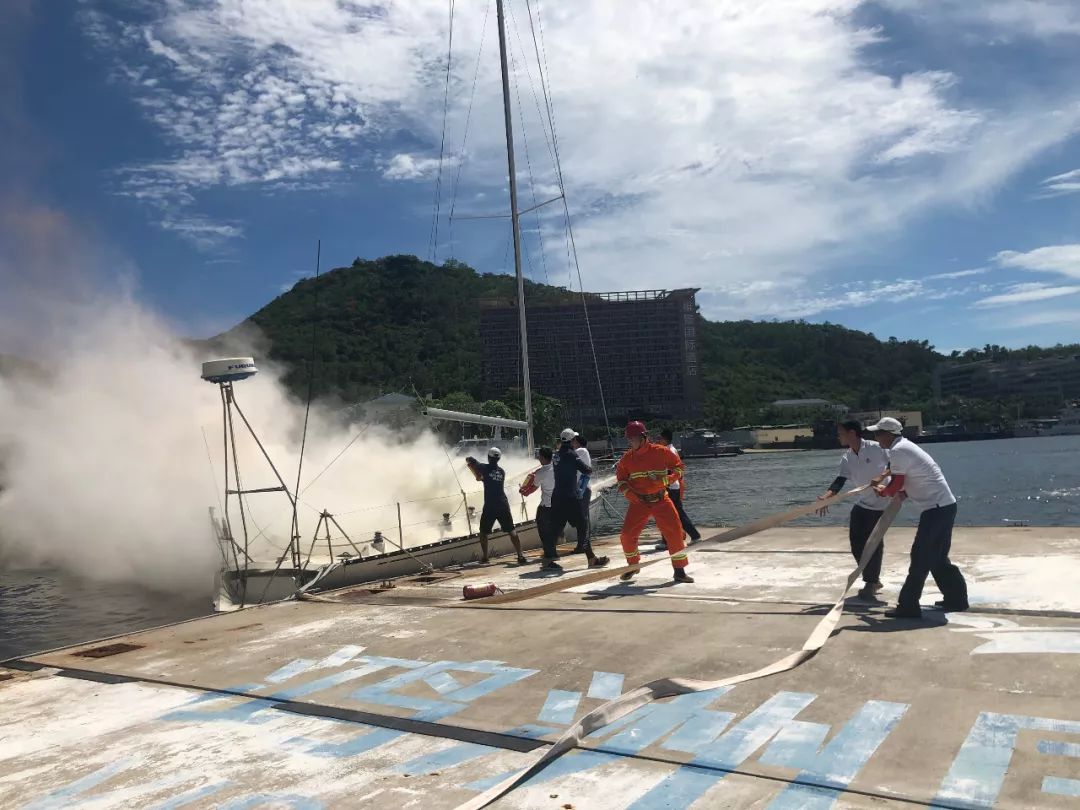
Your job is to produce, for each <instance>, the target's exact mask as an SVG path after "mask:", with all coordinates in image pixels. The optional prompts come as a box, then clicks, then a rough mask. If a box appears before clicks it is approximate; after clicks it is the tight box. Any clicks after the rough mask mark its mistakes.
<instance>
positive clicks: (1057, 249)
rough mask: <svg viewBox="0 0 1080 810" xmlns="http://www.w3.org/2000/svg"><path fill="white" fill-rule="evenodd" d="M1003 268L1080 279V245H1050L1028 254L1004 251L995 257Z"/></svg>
mask: <svg viewBox="0 0 1080 810" xmlns="http://www.w3.org/2000/svg"><path fill="white" fill-rule="evenodd" d="M994 261H995V262H996V263H997V264H998V265H999V266H1001V267H1012V268H1018V269H1020V270H1032V271H1035V272H1040V273H1057V274H1059V275H1063V276H1068V277H1070V278H1077V279H1080V245H1049V246H1047V247H1041V248H1036V249H1035V250H1031V251H1028V252H1027V253H1018V252H1016V251H1014V250H1003V251H1002V252H1001V253H998V254H997V255H996V256H995V257H994Z"/></svg>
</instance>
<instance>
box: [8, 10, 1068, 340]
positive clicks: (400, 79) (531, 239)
mask: <svg viewBox="0 0 1080 810" xmlns="http://www.w3.org/2000/svg"><path fill="white" fill-rule="evenodd" d="M492 6H493V0H459V1H458V2H456V4H455V14H454V19H453V26H454V27H453V49H452V64H451V82H450V87H449V93H448V105H447V110H448V113H447V119H446V120H447V126H446V139H445V149H444V161H443V174H442V185H441V188H442V194H441V208H440V210H441V212H442V216H441V218H440V222H439V234H440V238H439V243H438V245H437V246H434V245H433V244H432V219H433V200H434V191H435V187H436V179H437V176H438V166H439V161H438V156H439V148H440V141H441V140H442V133H443V126H442V124H443V99H444V91H445V89H446V86H445V76H446V74H445V71H446V49H447V39H448V37H447V34H448V8H447V3H445V2H442V1H441V0H440V2H434V0H433V1H432V2H427V0H410V1H409V2H408V3H405V2H401V1H400V0H398V2H393V0H385V2H380V1H376V2H364V3H361V2H358V1H357V0H153V1H152V2H151V0H80V2H72V3H63V4H59V3H47V2H45V0H8V2H5V4H4V8H3V10H0V28H3V29H4V30H5V31H6V33H4V34H0V50H2V51H3V55H2V56H0V124H2V125H3V126H2V127H0V129H2V130H3V131H4V134H3V135H0V169H2V170H3V173H2V175H0V176H2V177H3V178H4V179H3V180H0V184H2V185H0V274H2V275H0V281H3V282H4V286H5V287H6V288H7V289H8V290H9V294H7V295H5V296H4V298H6V302H7V307H8V309H9V311H10V310H12V309H18V310H21V311H24V312H25V311H27V305H28V303H29V299H31V298H36V299H41V298H42V297H47V296H48V295H49V294H53V293H55V292H56V288H58V287H60V286H64V285H66V284H67V280H69V279H82V280H83V281H84V283H88V284H89V285H90V286H92V287H93V288H96V289H101V288H109V287H110V286H111V285H113V284H122V285H126V286H132V285H134V287H135V290H136V292H135V294H136V295H137V296H138V297H139V298H140V299H141V300H144V301H146V302H147V303H148V304H150V305H151V306H152V307H154V308H155V309H157V310H159V311H161V312H162V313H163V314H164V315H165V316H166V317H167V318H168V319H169V320H170V321H172V322H173V323H174V324H175V325H176V327H177V329H179V330H180V331H181V332H183V333H185V334H191V335H197V336H203V335H207V334H212V333H214V332H217V331H220V330H222V329H225V328H228V327H229V326H231V325H233V324H234V323H236V322H238V321H239V320H241V319H242V318H243V317H244V316H246V315H247V314H249V313H251V312H253V311H254V310H256V309H257V308H258V307H260V306H261V305H262V304H264V303H266V302H267V301H268V300H270V299H271V298H273V297H274V296H275V295H278V294H279V293H280V292H281V291H282V290H283V289H287V288H288V287H289V286H290V285H291V284H293V283H294V282H295V281H296V280H297V279H298V278H299V277H301V276H303V275H306V274H310V273H311V272H312V270H313V265H314V254H315V242H316V239H320V238H321V239H322V242H323V267H324V269H325V268H329V267H334V266H340V265H343V264H347V263H348V262H350V261H351V260H352V259H353V258H354V257H356V256H361V257H365V258H372V257H377V256H380V255H384V254H387V253H415V254H417V255H420V256H422V257H428V256H431V255H433V254H434V255H435V257H436V258H437V259H438V260H440V261H442V260H444V259H446V258H449V257H451V256H453V257H456V258H459V259H461V260H463V261H466V262H468V263H469V264H472V265H473V266H475V267H477V268H478V269H480V270H483V271H490V272H505V271H507V270H508V267H509V262H508V258H509V254H508V250H507V247H508V228H507V226H506V224H505V222H503V221H499V220H487V221H476V220H463V219H458V220H457V221H455V222H454V223H453V224H452V225H451V224H450V222H449V221H448V219H447V216H446V215H447V213H448V211H449V210H450V208H451V206H453V208H454V209H455V211H456V213H457V214H458V215H461V214H466V215H467V214H489V213H502V212H504V211H505V210H506V188H505V187H506V176H505V156H504V152H503V144H502V137H503V133H502V119H501V114H502V111H501V97H500V89H499V79H498V59H497V51H496V47H497V41H496V33H495V28H494V22H495V15H494V11H493V8H492ZM508 6H509V14H510V19H509V25H510V33H509V39H510V43H511V47H512V52H513V55H514V60H513V72H514V76H515V82H514V91H513V92H514V97H515V104H516V105H517V106H516V107H515V123H516V124H517V126H518V129H519V140H518V162H519V183H520V184H521V195H522V198H523V205H529V204H531V203H532V201H533V200H536V201H542V200H545V199H548V198H550V197H552V196H554V195H555V194H556V193H557V192H558V185H557V178H556V175H555V170H554V166H555V162H554V159H553V149H552V147H551V143H552V135H551V131H550V130H548V129H547V127H546V116H543V115H541V109H543V107H544V101H543V96H542V92H541V91H540V87H541V79H540V70H539V67H538V65H537V47H539V49H540V51H541V54H540V55H541V62H542V63H544V64H545V65H546V67H545V72H544V79H545V80H546V81H547V82H549V86H550V90H551V98H552V100H553V105H554V121H555V125H556V126H555V134H557V137H558V144H559V155H560V157H561V163H562V169H563V173H564V179H565V186H566V189H567V196H568V201H569V205H570V210H571V213H572V214H573V216H574V224H575V236H576V241H577V246H578V248H579V252H580V259H581V270H582V276H583V280H584V284H585V286H586V288H588V289H593V290H613V289H637V288H658V287H667V288H671V287H676V286H696V287H701V288H702V293H701V294H700V296H699V301H700V303H701V305H702V309H703V311H704V313H705V315H706V316H708V317H712V318H806V319H808V320H812V321H824V320H828V321H831V322H834V323H841V324H844V325H846V326H851V327H854V328H858V329H865V330H868V331H872V332H874V333H875V334H877V335H878V336H880V337H887V336H896V337H900V338H916V339H927V340H930V341H931V342H932V343H933V344H935V345H936V346H937V347H938V348H939V349H941V350H944V351H948V350H950V349H953V348H965V347H969V346H981V345H983V344H984V343H1001V344H1005V345H1024V344H1028V343H1032V342H1035V343H1043V344H1052V343H1055V342H1059V341H1061V342H1070V341H1080V318H1078V317H1076V313H1077V311H1078V305H1080V85H1077V83H1076V81H1075V76H1076V75H1077V74H1078V71H1080V3H1076V2H1072V0H1042V2H1039V1H1038V0H984V1H983V2H978V3H975V2H971V1H970V0H876V2H859V0H770V1H769V2H758V1H757V0H727V2H723V3H721V2H716V0H702V2H699V3H695V2H688V3H683V4H679V10H678V11H677V12H675V11H671V10H667V11H664V10H663V9H662V8H661V7H660V5H659V4H656V3H650V2H647V0H639V1H638V2H620V3H617V4H615V3H601V2H593V1H592V0H589V1H588V2H586V0H574V1H573V2H570V0H566V1H565V2H556V0H547V2H542V3H538V2H536V0H532V2H531V3H530V4H529V7H526V4H525V2H524V0H508ZM530 14H531V15H532V19H533V28H532V29H531V28H530V25H529V20H530ZM541 29H542V31H541ZM534 30H535V31H536V34H537V40H536V42H537V46H534V42H533V31H534ZM474 77H475V84H474ZM519 99H520V101H518V100H519ZM470 101H471V104H470ZM466 119H468V125H467V126H466ZM526 142H527V143H526ZM523 225H524V228H525V229H526V245H527V248H528V258H529V259H530V261H529V266H528V273H529V275H531V276H532V277H533V278H535V279H537V280H539V281H550V282H552V283H558V284H566V283H568V280H569V279H570V278H571V273H570V267H569V264H568V260H567V251H566V240H565V231H564V225H563V222H562V219H561V214H560V209H559V207H558V206H548V207H546V208H544V209H542V211H541V212H540V213H539V214H538V215H534V216H531V217H529V218H527V219H526V221H525V222H524V223H523ZM87 279H89V280H90V281H89V282H86V280H87ZM23 328H26V327H25V325H24V327H23ZM5 336H6V337H5ZM0 338H5V339H7V340H8V341H11V340H14V339H15V338H13V337H12V333H11V329H10V328H9V329H8V330H7V332H3V331H0ZM4 349H5V346H4V345H0V351H3V350H4Z"/></svg>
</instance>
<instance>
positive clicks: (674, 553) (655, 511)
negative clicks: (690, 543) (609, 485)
mask: <svg viewBox="0 0 1080 810" xmlns="http://www.w3.org/2000/svg"><path fill="white" fill-rule="evenodd" d="M649 518H652V519H653V520H655V521H656V527H657V528H658V529H659V530H660V534H661V535H662V536H663V538H664V542H665V543H667V548H668V553H669V554H670V555H671V564H672V565H673V566H674V567H675V568H686V566H687V564H688V563H689V560H688V559H687V555H686V544H685V543H684V542H683V527H682V523H681V522H680V521H679V513H678V512H677V511H676V510H675V504H673V503H672V502H671V499H670V498H668V497H667V495H666V494H665V495H664V498H663V500H660V501H656V502H655V503H644V502H643V501H639V500H638V499H637V498H631V500H630V504H629V506H628V507H627V509H626V517H625V518H624V519H623V526H622V532H620V534H619V541H620V542H621V543H622V549H623V554H625V555H626V564H627V565H637V563H639V562H641V551H640V550H638V538H639V537H641V530H642V529H644V528H645V525H646V524H647V523H648V522H649Z"/></svg>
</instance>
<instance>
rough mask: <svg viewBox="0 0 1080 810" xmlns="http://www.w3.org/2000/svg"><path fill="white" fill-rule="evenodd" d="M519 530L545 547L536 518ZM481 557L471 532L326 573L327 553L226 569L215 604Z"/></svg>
mask: <svg viewBox="0 0 1080 810" xmlns="http://www.w3.org/2000/svg"><path fill="white" fill-rule="evenodd" d="M515 530H516V532H517V535H518V539H519V540H520V541H521V547H522V549H523V550H525V551H535V550H536V549H539V548H540V533H539V532H538V531H537V528H536V521H535V520H530V521H526V522H524V523H519V524H518V525H517V526H516V527H515ZM566 531H567V536H568V538H569V537H571V536H572V535H573V533H574V530H573V529H572V528H570V527H567V530H566ZM488 547H489V554H490V555H491V556H492V557H498V556H503V555H507V554H511V553H512V552H513V550H514V546H513V544H512V543H511V542H510V535H508V534H506V533H505V532H498V533H493V534H491V535H489V537H488ZM480 557H481V553H480V536H479V535H478V534H471V535H468V536H466V537H454V538H447V539H446V540H440V541H437V542H434V543H428V544H425V545H421V546H416V547H413V548H408V547H407V548H406V551H401V550H400V549H397V550H394V551H389V552H386V553H384V554H378V555H375V556H371V557H364V558H363V559H359V558H357V559H353V560H347V561H345V562H344V564H339V565H337V566H336V567H332V568H331V569H330V570H328V571H326V572H325V573H323V569H324V568H325V567H326V566H328V565H330V563H331V561H330V560H328V559H326V558H323V559H318V560H312V564H311V565H309V566H308V567H306V568H304V569H302V570H297V569H296V568H293V567H291V566H288V567H286V566H282V567H281V568H280V569H278V570H277V571H275V570H274V568H272V567H258V568H249V569H248V570H247V571H231V570H229V571H222V572H220V573H219V575H218V582H217V589H216V591H217V594H218V596H217V599H216V600H215V608H216V609H217V610H219V611H226V610H233V609H236V608H239V607H245V606H248V605H257V604H262V603H266V602H276V601H279V600H282V599H288V598H290V597H292V596H293V595H294V594H295V593H296V592H297V591H298V590H300V589H301V588H303V587H304V586H308V585H311V583H312V582H313V581H314V580H315V579H316V578H317V577H320V575H321V578H319V579H318V582H317V583H315V584H314V585H312V586H311V587H312V590H317V591H326V590H333V589H335V588H345V587H348V586H351V585H361V584H363V583H365V582H375V583H377V582H384V581H387V580H393V579H398V578H400V577H407V576H413V575H417V574H422V573H424V572H425V571H428V570H430V569H435V570H440V569H445V568H451V567H454V566H461V565H466V564H468V563H472V562H479V560H480ZM334 562H337V563H340V562H341V561H340V560H337V561H334Z"/></svg>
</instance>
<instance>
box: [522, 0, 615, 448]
mask: <svg viewBox="0 0 1080 810" xmlns="http://www.w3.org/2000/svg"><path fill="white" fill-rule="evenodd" d="M525 8H526V9H527V10H528V12H529V30H530V32H531V33H532V40H533V50H534V51H535V52H536V69H537V72H538V73H539V74H540V89H541V90H543V92H544V104H545V106H546V108H547V122H548V126H549V127H550V128H551V145H552V151H553V155H554V158H555V176H556V179H557V180H558V185H559V195H560V197H561V199H562V203H563V214H564V216H565V219H566V236H567V260H568V262H569V259H570V258H571V256H572V257H573V264H574V269H575V270H576V271H577V280H578V290H579V291H580V293H581V308H582V311H583V312H584V314H585V329H586V331H587V332H588V335H589V348H590V349H591V351H592V358H593V368H594V370H595V371H596V387H597V390H598V391H599V393H600V409H601V411H602V412H603V414H604V430H606V431H607V436H606V438H607V440H608V441H611V422H610V420H609V419H608V409H607V402H606V400H605V397H604V384H603V382H602V381H601V379H600V360H599V359H598V357H597V354H596V341H595V340H593V331H592V320H591V319H590V318H589V303H588V300H587V297H586V295H585V284H584V282H583V281H582V278H581V263H580V262H579V261H578V252H577V241H576V240H575V239H574V225H573V221H572V220H571V217H570V205H569V203H568V202H567V200H566V184H565V182H564V181H563V170H562V156H561V155H560V153H559V133H558V131H557V130H556V128H555V105H554V102H552V100H551V96H552V93H551V91H550V89H549V83H550V81H551V78H550V72H549V71H548V70H547V45H546V44H545V43H544V23H543V20H542V19H541V16H540V0H536V25H534V24H533V13H532V3H531V0H525ZM537 28H539V29H540V37H539V44H538V41H537V35H536V29H537ZM541 51H543V64H541V59H540V54H541ZM546 137H547V134H546V133H545V138H546ZM571 286H573V285H571Z"/></svg>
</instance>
